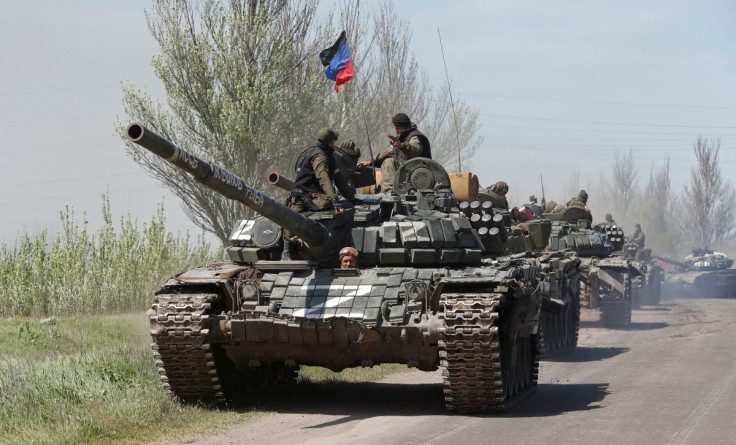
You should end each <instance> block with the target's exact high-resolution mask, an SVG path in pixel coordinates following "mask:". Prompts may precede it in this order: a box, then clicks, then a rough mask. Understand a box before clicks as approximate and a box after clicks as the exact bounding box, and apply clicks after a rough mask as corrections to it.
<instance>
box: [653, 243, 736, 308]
mask: <svg viewBox="0 0 736 445" xmlns="http://www.w3.org/2000/svg"><path fill="white" fill-rule="evenodd" d="M653 256H654V258H656V259H658V260H660V261H662V262H664V263H667V264H670V265H672V266H674V268H675V269H674V270H671V271H667V273H666V274H665V281H664V286H663V287H664V292H665V294H666V295H667V296H673V297H705V298H725V297H736V270H735V269H731V267H732V266H733V259H731V258H728V257H727V256H726V255H725V254H723V253H720V252H715V251H713V250H709V249H707V248H705V249H693V253H692V255H688V256H686V257H685V260H684V261H676V260H673V259H671V258H668V257H664V256H659V255H653Z"/></svg>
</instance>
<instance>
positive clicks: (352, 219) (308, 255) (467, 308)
mask: <svg viewBox="0 0 736 445" xmlns="http://www.w3.org/2000/svg"><path fill="white" fill-rule="evenodd" d="M127 136H128V138H129V139H130V140H131V141H132V142H134V143H136V144H138V145H140V146H142V147H144V148H146V149H148V150H150V151H151V152H153V153H154V154H156V155H158V156H160V157H161V158H163V159H165V160H167V161H169V162H170V163H172V164H174V165H175V166H176V167H178V168H180V169H182V170H184V171H186V172H188V173H190V174H191V175H192V176H193V177H194V179H195V180H197V181H199V182H200V183H201V184H202V185H204V186H207V187H209V188H211V189H212V190H214V191H216V192H217V193H219V194H221V195H223V196H225V197H227V198H229V199H233V200H236V201H239V202H241V203H243V204H244V205H246V206H247V207H249V208H250V209H252V210H254V211H256V212H257V213H258V216H257V217H255V218H253V219H245V220H242V221H240V222H239V223H238V224H237V225H236V227H235V228H234V230H233V231H232V234H231V236H230V242H231V245H230V246H229V247H228V248H227V249H226V250H227V254H228V256H229V259H230V260H229V261H218V262H215V263H213V264H210V265H208V266H205V267H199V268H196V269H193V270H189V271H186V272H184V273H181V274H178V275H176V276H174V277H172V278H170V279H169V280H168V281H166V282H165V284H164V285H163V286H162V287H161V288H160V289H159V290H157V291H156V292H155V295H154V299H153V303H152V308H151V310H150V311H149V314H150V329H151V335H152V338H153V345H152V347H153V349H154V356H155V359H156V365H157V367H158V371H159V374H160V376H161V380H162V381H163V385H164V387H165V389H166V390H167V391H169V392H170V393H171V394H173V395H175V396H176V397H178V398H179V399H181V400H182V401H185V402H225V401H228V400H232V399H234V398H237V397H238V394H239V393H240V392H242V391H245V390H247V388H248V387H250V386H251V385H267V384H279V383H287V382H290V381H292V380H293V379H294V376H295V375H296V372H297V371H298V369H299V366H300V365H313V366H323V367H326V368H329V369H331V370H334V371H340V370H342V369H345V368H348V367H357V366H373V365H376V364H380V363H402V364H406V365H408V366H410V367H416V368H418V369H420V370H423V371H433V370H435V369H438V368H442V373H443V390H444V400H445V404H446V407H447V409H448V410H449V411H452V412H502V411H505V410H507V409H509V408H510V407H512V406H513V405H514V404H515V403H517V402H518V401H520V400H522V399H523V398H524V397H526V396H528V395H529V394H531V393H532V392H533V391H534V389H535V387H536V383H537V374H538V360H539V351H538V345H537V338H536V335H537V329H538V324H539V318H540V311H541V308H542V305H543V303H542V300H543V293H545V292H546V294H548V295H559V286H560V284H559V283H560V282H564V283H566V284H564V285H565V286H569V284H568V282H567V280H568V278H565V277H566V276H567V268H568V267H570V264H571V263H570V261H568V260H570V258H569V257H568V256H567V254H566V253H562V252H559V253H549V254H541V253H538V252H535V251H540V250H542V249H544V248H545V247H546V246H547V245H548V239H547V238H548V237H549V234H550V227H551V225H550V223H549V222H548V221H547V222H544V221H540V222H538V223H536V225H532V229H531V230H529V231H528V232H527V233H522V232H521V231H519V230H518V229H517V228H515V227H514V226H513V225H512V224H511V220H510V218H509V214H508V212H507V211H502V210H499V209H496V208H494V207H493V206H492V205H489V204H486V203H480V202H478V201H475V202H461V203H458V202H457V200H456V197H455V195H454V194H453V191H452V188H451V183H450V179H449V176H448V174H447V172H446V171H445V170H444V169H443V168H442V167H441V166H440V165H439V164H438V163H436V162H434V161H431V160H429V159H424V158H415V159H411V160H409V161H408V162H406V163H405V164H404V165H403V166H401V168H400V169H399V170H398V172H397V178H398V180H397V181H396V184H398V186H397V187H396V188H395V195H358V196H357V200H356V204H354V205H353V203H351V202H350V201H347V200H344V201H343V202H341V205H343V206H344V209H345V211H344V212H343V213H335V212H334V211H321V212H310V213H303V214H299V213H296V212H293V211H292V210H290V209H289V208H287V207H286V206H284V205H282V204H280V203H279V202H277V201H275V200H273V199H272V198H270V197H268V196H266V195H265V194H264V193H262V192H260V191H258V190H256V189H254V188H252V187H250V186H248V185H247V184H246V183H245V182H244V181H243V180H242V179H241V178H239V177H237V176H236V175H234V174H233V173H231V172H229V171H227V170H226V169H224V168H223V167H222V166H220V165H217V164H214V163H211V162H207V161H205V160H203V159H200V158H199V157H197V156H195V155H193V154H192V153H189V152H187V151H185V150H183V149H181V148H179V147H177V146H176V145H174V144H173V143H172V142H170V141H168V140H165V139H164V138H162V137H160V136H158V135H157V134H155V133H153V132H152V131H150V130H149V129H147V128H145V127H144V126H142V125H140V124H132V125H130V126H129V127H128V128H127ZM271 179H273V182H275V183H279V175H278V174H276V175H275V176H272V177H271ZM281 181H282V182H281V186H282V187H287V188H288V185H287V184H288V182H287V181H286V178H281ZM356 186H358V184H357V183H356ZM284 228H286V229H288V230H290V231H291V232H292V233H294V234H296V235H297V236H298V237H299V238H300V240H301V243H300V244H299V245H298V246H297V247H298V248H297V251H296V252H293V255H292V258H293V259H292V260H290V261H281V260H280V256H279V254H280V252H281V250H282V243H283V241H282V230H283V229H284ZM345 246H353V247H355V248H356V249H357V250H358V251H359V252H360V257H359V267H358V268H355V269H340V268H337V252H338V251H339V249H340V248H342V247H345ZM553 277H554V278H553ZM544 283H547V284H546V285H545V284H544ZM557 299H559V298H557ZM560 301H563V300H560Z"/></svg>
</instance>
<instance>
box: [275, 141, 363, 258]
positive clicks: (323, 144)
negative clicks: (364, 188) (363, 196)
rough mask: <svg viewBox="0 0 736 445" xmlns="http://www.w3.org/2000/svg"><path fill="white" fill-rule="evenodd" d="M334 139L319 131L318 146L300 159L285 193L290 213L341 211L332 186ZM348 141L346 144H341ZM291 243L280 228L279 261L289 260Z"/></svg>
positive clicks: (290, 236) (288, 235) (290, 239)
mask: <svg viewBox="0 0 736 445" xmlns="http://www.w3.org/2000/svg"><path fill="white" fill-rule="evenodd" d="M337 138H338V134H337V133H336V132H334V131H333V130H332V129H329V128H323V129H321V130H320V131H319V132H318V133H317V141H318V144H317V145H315V146H313V147H311V148H310V149H309V151H308V152H307V154H306V156H304V158H303V160H302V162H301V164H300V166H299V171H298V173H297V174H296V178H295V179H294V185H293V186H292V188H291V192H290V193H289V198H288V199H287V204H288V206H289V208H290V209H291V210H293V211H295V212H298V213H304V212H314V211H318V210H329V209H335V211H336V212H338V213H342V212H343V211H344V210H343V208H342V207H341V206H340V204H339V198H338V196H337V192H336V191H335V186H334V185H333V184H332V181H333V180H334V179H335V156H334V150H335V148H334V147H335V141H337ZM351 142H352V141H346V142H345V143H344V144H350V143H351ZM353 146H354V144H353ZM353 196H354V193H353ZM292 241H293V239H292V234H291V232H290V231H289V230H286V229H284V251H283V253H282V254H281V259H282V260H285V261H288V260H291V254H290V249H289V245H290V243H291V242H292Z"/></svg>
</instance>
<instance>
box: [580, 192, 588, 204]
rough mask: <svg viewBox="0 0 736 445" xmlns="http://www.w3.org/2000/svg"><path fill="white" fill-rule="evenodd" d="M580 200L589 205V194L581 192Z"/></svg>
mask: <svg viewBox="0 0 736 445" xmlns="http://www.w3.org/2000/svg"><path fill="white" fill-rule="evenodd" d="M578 198H580V200H581V201H583V202H584V203H586V204H587V203H588V192H586V191H585V190H580V192H579V193H578Z"/></svg>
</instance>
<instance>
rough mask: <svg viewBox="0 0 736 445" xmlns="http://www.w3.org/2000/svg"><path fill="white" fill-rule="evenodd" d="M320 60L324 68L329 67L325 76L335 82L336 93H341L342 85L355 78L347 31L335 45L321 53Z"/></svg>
mask: <svg viewBox="0 0 736 445" xmlns="http://www.w3.org/2000/svg"><path fill="white" fill-rule="evenodd" d="M319 60H320V61H321V62H322V66H326V67H327V70H325V76H327V78H328V79H330V80H331V81H333V82H335V91H337V92H340V85H342V84H344V83H346V82H347V81H348V80H350V79H352V78H353V77H355V71H353V61H352V59H351V58H350V49H349V48H348V39H347V36H346V34H345V31H343V32H342V33H340V37H338V38H337V41H336V42H335V44H334V45H332V46H331V47H329V48H327V49H325V50H323V51H322V52H321V53H319Z"/></svg>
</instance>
